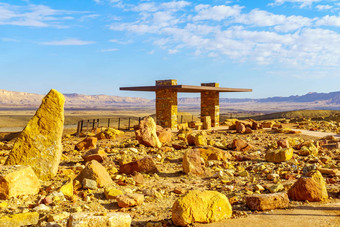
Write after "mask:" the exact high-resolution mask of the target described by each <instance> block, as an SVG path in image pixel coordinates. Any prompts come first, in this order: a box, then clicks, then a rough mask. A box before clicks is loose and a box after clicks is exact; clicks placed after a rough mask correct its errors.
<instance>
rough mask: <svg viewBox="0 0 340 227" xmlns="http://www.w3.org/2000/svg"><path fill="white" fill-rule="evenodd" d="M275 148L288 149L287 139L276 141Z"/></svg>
mask: <svg viewBox="0 0 340 227" xmlns="http://www.w3.org/2000/svg"><path fill="white" fill-rule="evenodd" d="M277 146H278V147H281V148H289V141H288V140H287V139H282V140H278V141H277Z"/></svg>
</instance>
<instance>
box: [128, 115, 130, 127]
mask: <svg viewBox="0 0 340 227" xmlns="http://www.w3.org/2000/svg"><path fill="white" fill-rule="evenodd" d="M128 130H130V118H129V126H128Z"/></svg>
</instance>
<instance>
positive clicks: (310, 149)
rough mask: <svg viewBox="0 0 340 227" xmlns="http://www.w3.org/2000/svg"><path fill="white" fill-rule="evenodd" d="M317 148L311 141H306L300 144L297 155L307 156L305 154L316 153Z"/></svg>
mask: <svg viewBox="0 0 340 227" xmlns="http://www.w3.org/2000/svg"><path fill="white" fill-rule="evenodd" d="M318 153H319V150H318V148H317V147H316V146H315V145H314V144H313V143H308V144H306V145H304V146H302V147H301V148H300V150H299V155H301V156H307V155H314V156H316V155H318Z"/></svg>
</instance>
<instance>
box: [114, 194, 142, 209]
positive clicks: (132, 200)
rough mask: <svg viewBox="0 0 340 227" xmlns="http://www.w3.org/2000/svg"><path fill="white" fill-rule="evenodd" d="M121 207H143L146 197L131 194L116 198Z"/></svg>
mask: <svg viewBox="0 0 340 227" xmlns="http://www.w3.org/2000/svg"><path fill="white" fill-rule="evenodd" d="M116 200H117V202H118V206H119V207H132V206H137V205H141V204H143V202H144V195H143V194H137V193H129V194H125V195H118V196H116Z"/></svg>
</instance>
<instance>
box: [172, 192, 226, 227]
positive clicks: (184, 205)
mask: <svg viewBox="0 0 340 227" xmlns="http://www.w3.org/2000/svg"><path fill="white" fill-rule="evenodd" d="M231 215H232V208H231V205H230V203H229V200H228V198H227V197H226V196H225V195H223V194H221V193H219V192H216V191H198V190H193V191H190V192H189V193H187V194H186V195H185V196H184V197H182V198H179V199H178V200H177V201H176V202H175V203H174V205H173V206H172V221H173V223H174V224H175V225H180V226H186V225H189V224H191V223H195V222H198V223H211V222H216V221H220V220H223V219H226V218H230V217H231Z"/></svg>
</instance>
